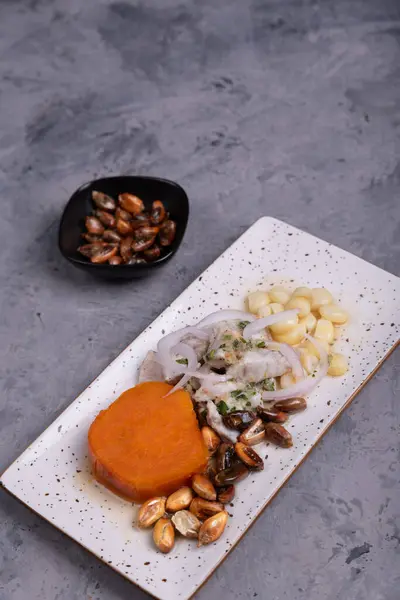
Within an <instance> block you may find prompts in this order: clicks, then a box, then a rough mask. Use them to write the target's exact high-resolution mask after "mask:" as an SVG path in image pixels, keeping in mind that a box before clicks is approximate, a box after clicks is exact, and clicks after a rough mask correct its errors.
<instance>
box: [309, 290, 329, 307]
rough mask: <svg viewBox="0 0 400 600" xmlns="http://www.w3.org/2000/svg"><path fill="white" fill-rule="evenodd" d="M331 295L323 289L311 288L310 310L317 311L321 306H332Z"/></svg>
mask: <svg viewBox="0 0 400 600" xmlns="http://www.w3.org/2000/svg"><path fill="white" fill-rule="evenodd" d="M332 302H333V297H332V294H331V293H330V292H329V291H328V290H327V289H325V288H313V290H312V292H311V310H313V311H314V310H318V309H319V307H320V306H322V305H323V304H332Z"/></svg>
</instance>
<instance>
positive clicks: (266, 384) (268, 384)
mask: <svg viewBox="0 0 400 600" xmlns="http://www.w3.org/2000/svg"><path fill="white" fill-rule="evenodd" d="M262 386H263V388H264V390H266V391H267V392H274V391H275V381H274V380H273V379H264V381H263V382H262Z"/></svg>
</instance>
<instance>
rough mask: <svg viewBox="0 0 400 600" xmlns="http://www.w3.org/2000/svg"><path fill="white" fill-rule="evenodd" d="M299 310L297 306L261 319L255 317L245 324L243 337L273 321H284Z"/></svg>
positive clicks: (256, 331)
mask: <svg viewBox="0 0 400 600" xmlns="http://www.w3.org/2000/svg"><path fill="white" fill-rule="evenodd" d="M298 312H299V309H298V308H294V309H293V310H284V311H282V312H280V313H276V314H275V315H269V316H268V317H263V318H262V319H255V320H254V321H253V322H252V323H250V324H249V325H247V327H245V328H244V330H243V337H244V339H245V340H248V339H249V338H251V337H252V336H253V335H255V334H256V333H258V332H259V331H261V330H262V329H265V328H266V327H269V326H270V325H274V323H279V322H280V321H286V319H291V318H292V317H295V316H296V315H297V313H298Z"/></svg>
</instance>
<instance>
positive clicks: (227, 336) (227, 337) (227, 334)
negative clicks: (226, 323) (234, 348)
mask: <svg viewBox="0 0 400 600" xmlns="http://www.w3.org/2000/svg"><path fill="white" fill-rule="evenodd" d="M222 339H223V340H231V339H232V336H231V334H230V333H225V334H224V335H223V336H222Z"/></svg>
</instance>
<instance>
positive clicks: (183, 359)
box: [176, 358, 188, 365]
mask: <svg viewBox="0 0 400 600" xmlns="http://www.w3.org/2000/svg"><path fill="white" fill-rule="evenodd" d="M176 362H177V363H179V364H180V365H187V364H188V359H187V358H177V359H176Z"/></svg>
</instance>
